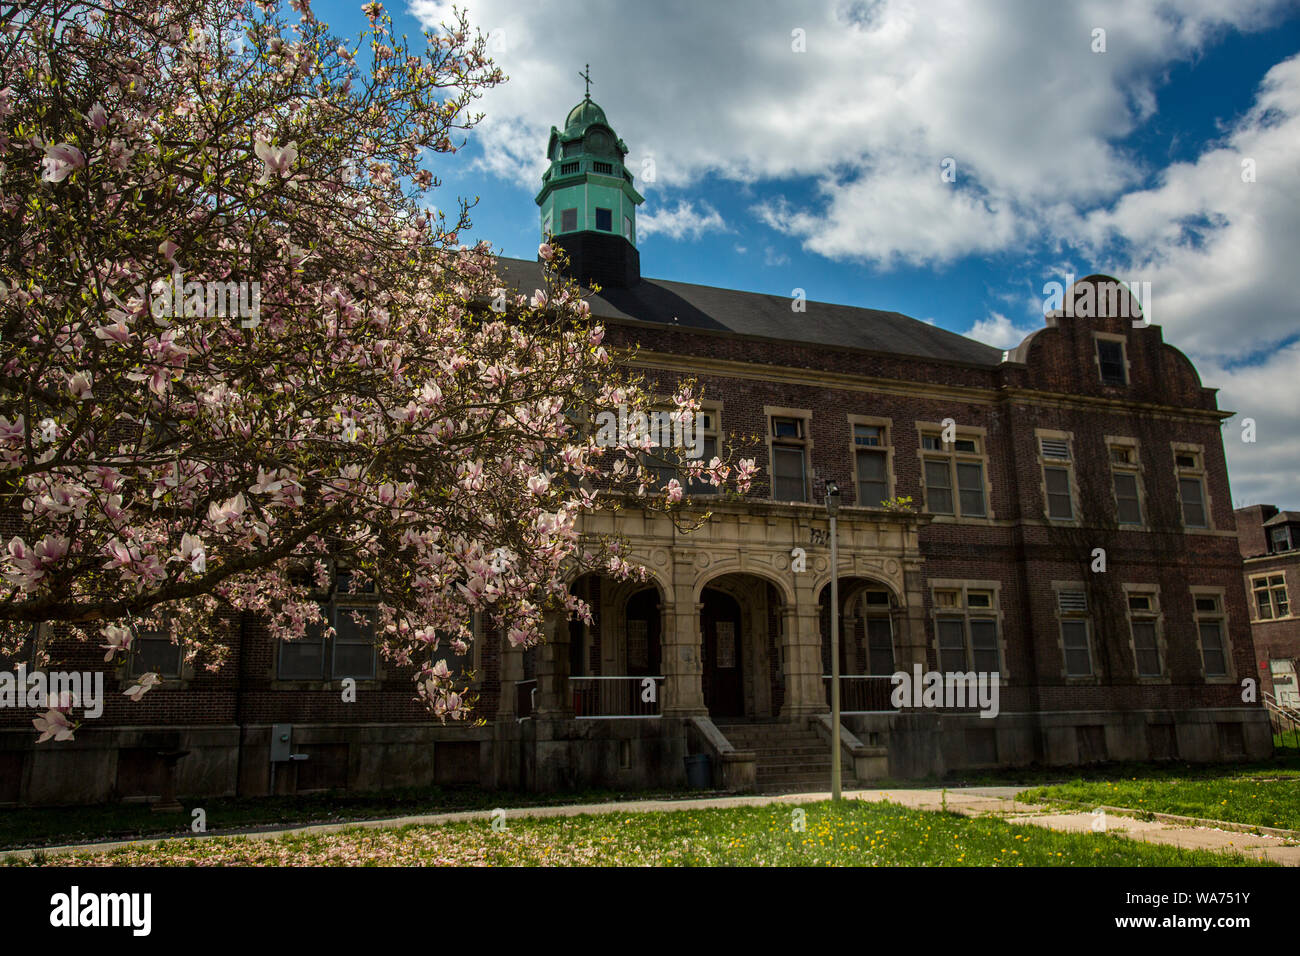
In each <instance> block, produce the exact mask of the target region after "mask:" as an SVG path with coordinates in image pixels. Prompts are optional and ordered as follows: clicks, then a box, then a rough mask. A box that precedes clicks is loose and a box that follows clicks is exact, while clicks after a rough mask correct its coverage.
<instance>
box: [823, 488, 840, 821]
mask: <svg viewBox="0 0 1300 956" xmlns="http://www.w3.org/2000/svg"><path fill="white" fill-rule="evenodd" d="M839 510H840V487H839V485H837V484H835V482H833V481H828V482H826V514H827V516H828V517H829V518H830V519H831V799H832V800H839V799H840V581H839V578H840V549H839V535H838V533H837V531H838V529H837V527H836V522H835V516H836V515H837V514H839Z"/></svg>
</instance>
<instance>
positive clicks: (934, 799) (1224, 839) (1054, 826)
mask: <svg viewBox="0 0 1300 956" xmlns="http://www.w3.org/2000/svg"><path fill="white" fill-rule="evenodd" d="M1026 789H1028V788H1026V787H963V788H958V789H953V790H932V789H931V790H845V791H844V798H845V799H846V800H868V801H871V802H881V801H889V802H892V803H897V804H899V805H901V806H905V807H910V808H912V809H916V810H942V809H944V808H945V807H946V809H947V810H949V811H950V812H953V813H960V814H963V815H965V816H982V815H986V814H989V815H995V816H1000V817H1002V818H1003V819H1005V820H1006V821H1007V822H1009V823H1015V824H1024V825H1029V826H1040V827H1045V828H1047V829H1051V830H1061V831H1068V832H1078V833H1082V832H1088V831H1091V830H1093V829H1094V825H1096V824H1098V820H1099V818H1098V817H1097V816H1095V815H1094V814H1093V813H1092V812H1087V811H1061V810H1056V809H1047V808H1044V807H1043V806H1041V805H1038V804H1024V803H1017V802H1016V799H1015V798H1016V795H1017V794H1019V793H1021V792H1022V791H1023V790H1026ZM828 799H830V794H829V793H826V792H820V793H786V794H764V795H754V796H726V797H703V798H700V799H696V800H628V801H622V802H617V803H588V804H576V805H571V806H553V807H515V808H512V809H503V810H501V811H499V812H501V813H504V814H505V817H506V819H512V818H517V817H571V816H581V815H582V814H599V813H629V812H631V813H637V812H646V811H672V810H698V809H709V808H725V807H752V806H765V805H767V804H772V803H788V804H800V803H815V802H817V801H820V800H828ZM492 812H493V811H487V810H467V811H460V812H457V813H435V814H427V815H423V816H406V817H391V818H387V819H383V820H362V821H355V822H345V823H320V824H308V825H305V826H300V827H281V828H274V829H264V830H247V831H235V830H230V831H223V832H214V833H200V834H193V835H189V834H186V835H183V836H172V837H154V838H150V839H145V840H119V841H115V842H104V843H83V844H69V845H66V846H51V847H46V848H44V849H42V850H39V851H34V850H30V849H29V850H0V857H2V856H12V857H17V858H20V859H25V858H27V857H29V856H31V854H32V853H33V852H41V853H44V854H46V855H47V856H53V855H56V854H64V853H78V852H95V853H104V852H108V851H110V850H115V849H118V848H120V847H127V846H152V845H155V844H158V843H163V842H166V841H167V840H210V839H213V838H216V837H233V836H242V837H245V838H247V839H250V840H269V839H274V838H276V837H281V836H284V835H286V834H307V833H336V832H338V831H340V830H347V829H352V828H356V827H362V828H370V829H375V828H390V827H402V826H408V825H411V824H426V825H434V824H442V823H452V822H457V821H463V820H482V819H484V818H486V817H488V816H489V815H490V813H492ZM1100 821H1101V823H1100V825H1101V826H1104V828H1105V830H1106V832H1109V833H1118V834H1122V835H1123V836H1125V837H1128V838H1129V839H1133V840H1143V841H1146V842H1148V843H1164V844H1168V845H1170V846H1177V847H1183V848H1186V849H1199V850H1220V851H1239V852H1242V853H1244V854H1246V855H1248V856H1254V857H1257V858H1259V859H1263V860H1271V861H1273V862H1275V863H1280V864H1282V865H1284V866H1300V837H1297V838H1294V839H1292V838H1288V837H1287V836H1284V835H1281V834H1279V833H1278V832H1276V831H1275V832H1274V833H1271V834H1270V833H1265V834H1255V833H1248V832H1242V831H1237V830H1232V829H1225V828H1223V827H1219V826H1216V824H1215V821H1194V820H1189V819H1182V818H1180V819H1178V820H1176V821H1175V820H1172V819H1169V818H1166V819H1165V820H1139V819H1137V818H1135V817H1130V816H1125V815H1122V814H1120V813H1116V812H1111V811H1106V812H1105V813H1104V816H1103V817H1101V818H1100ZM1225 826H1236V825H1235V824H1229V825H1225ZM1287 844H1293V845H1287Z"/></svg>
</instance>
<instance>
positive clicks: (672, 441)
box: [640, 409, 718, 495]
mask: <svg viewBox="0 0 1300 956" xmlns="http://www.w3.org/2000/svg"><path fill="white" fill-rule="evenodd" d="M659 414H662V415H663V416H664V418H663V419H661V420H660V421H659V423H658V424H656V423H655V422H654V421H652V422H651V425H652V427H653V428H654V429H655V430H652V431H651V435H652V436H655V435H657V437H658V441H659V444H660V447H659V448H656V449H654V450H653V451H649V452H642V453H641V454H640V459H641V463H642V464H643V465H645V466H646V467H647V468H649V469H650V471H651V473H652V474H653V475H654V477H655V483H656V484H657V485H659V486H663V485H666V484H667V483H668V481H669V480H670V479H673V478H676V479H678V480H679V481H681V482H682V484H683V486H684V488H685V490H686V493H687V494H691V495H715V494H717V493H718V489H717V487H715V486H714V485H711V484H709V483H708V481H706V480H704V479H703V478H699V479H696V480H694V481H688V480H686V478H685V476H684V474H683V471H682V468H681V462H682V459H683V458H684V457H686V456H687V455H688V454H689V452H690V451H691V450H693V449H692V448H691V447H678V444H677V443H678V441H679V439H680V441H681V442H682V443H686V442H687V439H688V438H690V439H691V441H690V445H691V446H693V445H694V442H695V441H696V440H698V441H699V443H700V448H701V454H700V458H701V459H702V460H703V461H704V462H706V463H707V462H710V461H712V460H713V459H714V458H716V457H718V427H717V426H718V413H717V412H716V411H701V412H700V413H699V417H698V418H696V419H695V420H694V422H693V423H690V428H691V429H692V432H691V434H690V435H687V434H686V433H685V431H684V430H683V429H682V428H681V426H680V425H675V424H674V422H673V421H672V418H671V416H672V415H673V414H674V413H673V412H672V411H671V410H670V409H663V410H661V411H660V412H659ZM697 427H698V428H699V430H700V434H699V436H698V437H697V436H695V434H694V429H695V428H697Z"/></svg>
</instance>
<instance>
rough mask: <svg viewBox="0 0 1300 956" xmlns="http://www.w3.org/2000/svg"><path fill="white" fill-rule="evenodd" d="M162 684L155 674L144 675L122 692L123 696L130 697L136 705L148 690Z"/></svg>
mask: <svg viewBox="0 0 1300 956" xmlns="http://www.w3.org/2000/svg"><path fill="white" fill-rule="evenodd" d="M161 683H162V678H161V677H159V676H158V675H157V674H145V675H144V676H143V677H140V678H139V679H138V680H137V681H136V682H135V683H134V684H133V685H132V686H131V687H129V688H128V689H127V690H124V691H122V694H123V696H126V697H130V698H131V699H132V700H133V701H135V702H136V703H139V701H140V698H141V697H143V696H144V695H145V694H147V693H148V692H149V689H150V688H152V687H156V686H157V685H158V684H161Z"/></svg>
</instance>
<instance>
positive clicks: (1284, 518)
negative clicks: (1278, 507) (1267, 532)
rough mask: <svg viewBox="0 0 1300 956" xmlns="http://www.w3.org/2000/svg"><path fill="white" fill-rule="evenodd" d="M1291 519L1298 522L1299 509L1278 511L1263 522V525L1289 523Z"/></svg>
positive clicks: (1299, 517) (1299, 520) (1299, 519)
mask: <svg viewBox="0 0 1300 956" xmlns="http://www.w3.org/2000/svg"><path fill="white" fill-rule="evenodd" d="M1293 521H1297V522H1300V511H1279V512H1278V513H1277V514H1275V515H1273V517H1271V518H1269V519H1268V520H1267V521H1265V522H1264V527H1266V528H1267V527H1268V526H1269V525H1276V524H1290V523H1291V522H1293Z"/></svg>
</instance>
